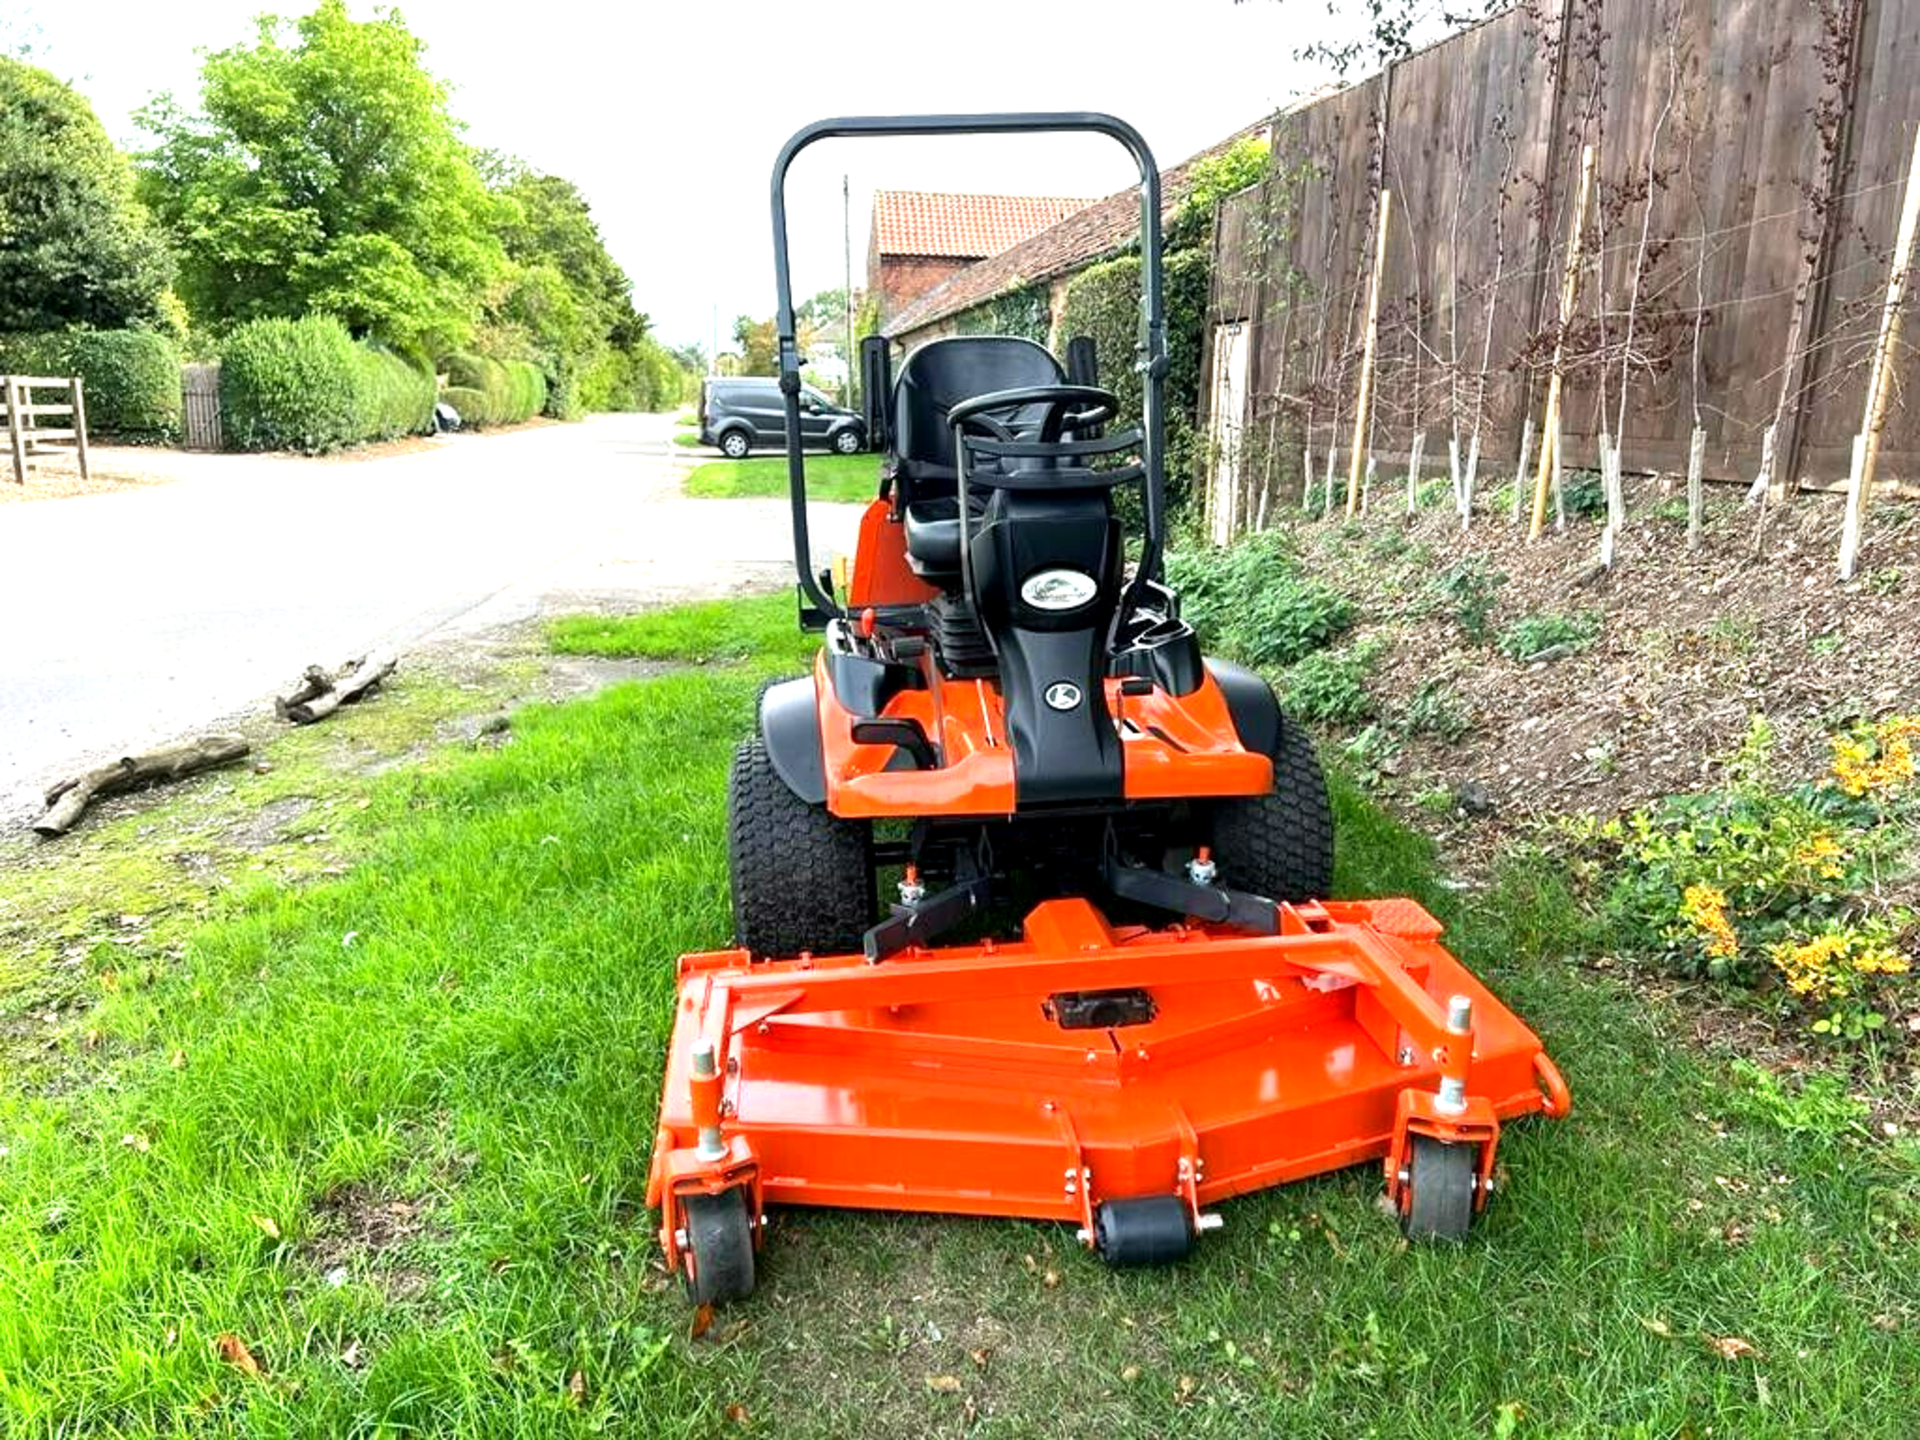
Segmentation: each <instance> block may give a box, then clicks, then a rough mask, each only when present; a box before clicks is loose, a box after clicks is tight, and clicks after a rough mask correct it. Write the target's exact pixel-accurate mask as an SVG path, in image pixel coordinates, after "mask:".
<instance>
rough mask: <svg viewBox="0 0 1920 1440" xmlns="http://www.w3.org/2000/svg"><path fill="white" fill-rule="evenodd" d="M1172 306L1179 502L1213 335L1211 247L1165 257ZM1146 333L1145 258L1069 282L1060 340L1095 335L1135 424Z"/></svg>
mask: <svg viewBox="0 0 1920 1440" xmlns="http://www.w3.org/2000/svg"><path fill="white" fill-rule="evenodd" d="M1165 275H1166V307H1167V488H1168V491H1169V499H1170V501H1171V502H1172V503H1173V504H1175V505H1178V504H1179V503H1180V502H1181V501H1182V500H1183V499H1184V498H1185V493H1186V489H1187V482H1188V480H1189V479H1190V478H1191V474H1192V470H1193V464H1194V452H1195V438H1194V436H1195V430H1194V427H1195V426H1196V425H1197V423H1198V421H1199V411H1200V353H1201V348H1202V345H1203V344H1204V342H1205V338H1206V327H1207V287H1208V283H1209V279H1210V270H1209V261H1208V255H1207V252H1206V251H1205V250H1179V251H1175V252H1174V253H1173V254H1171V255H1169V256H1167V259H1166V271H1165ZM1139 333H1140V257H1139V256H1138V255H1122V256H1121V257H1119V258H1118V259H1117V260H1108V261H1106V262H1105V263H1103V264H1100V265H1094V266H1090V267H1089V268H1087V269H1086V270H1083V271H1081V272H1080V274H1078V275H1076V276H1075V277H1074V278H1073V279H1072V280H1070V281H1069V282H1068V283H1067V295H1066V304H1065V305H1064V306H1063V307H1062V309H1061V315H1060V343H1061V344H1062V345H1063V346H1064V345H1065V343H1066V342H1067V340H1069V339H1071V338H1073V337H1074V336H1077V335H1089V336H1091V337H1092V338H1093V343H1094V348H1095V350H1096V351H1097V352H1098V354H1099V356H1100V379H1101V383H1103V384H1104V385H1106V386H1107V388H1108V389H1110V390H1112V391H1113V392H1114V394H1115V395H1117V396H1118V397H1119V399H1120V414H1121V416H1122V418H1123V419H1124V420H1127V421H1129V422H1131V421H1135V420H1138V418H1139V415H1140V376H1139V374H1138V372H1136V371H1135V370H1134V368H1133V358H1134V347H1135V345H1136V344H1138V342H1139Z"/></svg>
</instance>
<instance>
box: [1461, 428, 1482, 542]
mask: <svg viewBox="0 0 1920 1440" xmlns="http://www.w3.org/2000/svg"><path fill="white" fill-rule="evenodd" d="M1479 474H1480V432H1479V431H1478V430H1476V431H1474V432H1473V438H1472V439H1471V440H1469V441H1468V442H1467V473H1466V474H1465V476H1463V477H1462V478H1461V481H1460V528H1461V529H1462V530H1465V529H1466V528H1467V527H1468V525H1469V524H1470V523H1471V522H1472V520H1473V482H1474V480H1475V479H1476V478H1477V477H1478V476H1479Z"/></svg>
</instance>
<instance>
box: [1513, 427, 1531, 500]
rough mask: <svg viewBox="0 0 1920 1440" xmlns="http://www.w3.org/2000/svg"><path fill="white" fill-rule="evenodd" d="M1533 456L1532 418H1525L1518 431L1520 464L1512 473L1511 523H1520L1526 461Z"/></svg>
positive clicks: (1524, 493) (1525, 491) (1523, 498)
mask: <svg viewBox="0 0 1920 1440" xmlns="http://www.w3.org/2000/svg"><path fill="white" fill-rule="evenodd" d="M1532 454H1533V416H1531V415H1529V416H1527V423H1526V425H1525V426H1524V427H1522V429H1521V431H1520V463H1519V464H1518V465H1516V466H1515V467H1514V471H1513V523H1514V524H1515V525H1518V524H1519V523H1520V511H1521V509H1522V507H1523V506H1524V505H1525V504H1526V495H1527V459H1528V457H1529V456H1531V455H1532Z"/></svg>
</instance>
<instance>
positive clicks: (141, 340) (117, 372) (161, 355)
mask: <svg viewBox="0 0 1920 1440" xmlns="http://www.w3.org/2000/svg"><path fill="white" fill-rule="evenodd" d="M0 374H7V375H47V376H55V375H58V376H63V377H64V376H68V375H78V376H79V377H80V378H81V379H82V380H83V381H85V382H86V404H87V428H88V430H89V431H91V432H92V433H94V434H98V435H111V436H113V437H114V438H115V439H119V440H132V441H146V442H153V441H161V442H164V441H169V440H173V439H176V438H178V436H179V434H180V352H179V350H178V349H177V348H176V347H175V346H174V343H173V342H172V341H171V340H169V339H168V338H167V337H166V336H164V335H160V334H156V333H154V332H153V331H150V330H65V331H56V332H43V333H40V334H15V335H0Z"/></svg>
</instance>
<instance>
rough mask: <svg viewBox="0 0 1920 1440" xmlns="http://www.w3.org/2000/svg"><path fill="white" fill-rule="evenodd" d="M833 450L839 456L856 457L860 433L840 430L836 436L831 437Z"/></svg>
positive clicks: (858, 450) (858, 451)
mask: <svg viewBox="0 0 1920 1440" xmlns="http://www.w3.org/2000/svg"><path fill="white" fill-rule="evenodd" d="M833 448H834V450H835V451H836V452H837V453H839V454H841V455H858V454H859V453H860V432H859V431H858V430H842V431H841V432H840V433H839V434H838V435H836V436H834V437H833Z"/></svg>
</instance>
